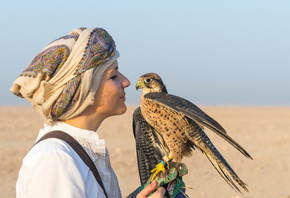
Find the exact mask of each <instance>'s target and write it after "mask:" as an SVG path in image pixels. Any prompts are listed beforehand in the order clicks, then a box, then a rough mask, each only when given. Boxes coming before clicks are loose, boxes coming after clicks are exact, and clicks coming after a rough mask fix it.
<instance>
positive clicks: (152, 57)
mask: <svg viewBox="0 0 290 198" xmlns="http://www.w3.org/2000/svg"><path fill="white" fill-rule="evenodd" d="M0 23H1V27H0V28H1V40H0V54H1V55H0V60H1V63H0V64H1V71H2V72H1V73H0V83H1V86H0V91H1V95H0V105H27V104H28V103H27V102H25V99H19V98H18V97H16V96H14V95H13V94H12V93H11V92H10V91H9V89H10V87H11V85H12V83H13V81H14V80H15V79H16V77H17V76H18V75H19V74H20V73H21V72H22V71H23V70H24V69H25V68H26V67H28V66H29V64H30V62H31V61H32V59H33V58H34V57H35V56H36V55H37V54H38V53H39V52H40V51H41V50H42V49H43V48H44V47H45V46H46V45H47V44H49V43H50V42H51V41H53V40H55V39H57V38H59V37H61V36H64V35H66V34H68V33H69V32H70V31H71V30H73V29H75V28H78V27H87V28H93V27H102V28H104V29H106V30H107V31H108V32H109V33H110V34H111V35H112V37H113V38H114V40H115V42H116V45H117V50H118V51H119V52H120V54H121V57H120V58H119V59H118V61H119V70H120V71H121V72H122V73H123V74H124V75H125V76H127V77H128V79H129V80H130V81H131V86H130V87H129V88H128V89H127V91H126V92H127V104H139V100H140V96H141V91H140V90H139V91H138V92H137V91H136V90H135V84H136V82H137V80H138V78H139V76H141V75H143V74H144V73H148V72H155V73H158V74H159V75H160V76H161V77H162V78H163V81H164V83H165V84H166V86H167V89H168V91H169V92H170V93H171V94H175V95H179V96H181V97H184V98H186V99H188V100H190V101H191V102H193V103H195V104H197V105H251V106H254V105H258V106H265V105H271V106H272V105H275V106H283V105H287V106H289V105H290V78H289V75H290V67H289V64H290V1H288V0H287V1H286V0H285V1H279V0H275V1H268V0H260V1H250V0H248V1H247V0H244V1H238V0H236V1H232V0H231V1H230V0H228V1H214V0H212V1H210V0H209V1H201V0H199V1H194V0H188V1H184V0H178V1H177V0H175V1H173V0H154V1H153V0H146V1H136V0H135V1H133V0H132V1H126V0H123V1H120V0H118V1H117V0H116V1H97V0H94V1H75V0H71V1H66V0H58V1H55V0H52V1H9V2H8V1H5V2H2V3H1V7H0Z"/></svg>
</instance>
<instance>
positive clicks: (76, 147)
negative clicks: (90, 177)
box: [34, 131, 108, 198]
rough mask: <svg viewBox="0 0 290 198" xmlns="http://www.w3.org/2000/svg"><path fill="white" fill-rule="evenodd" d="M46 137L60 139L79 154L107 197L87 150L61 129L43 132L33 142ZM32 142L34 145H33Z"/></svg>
mask: <svg viewBox="0 0 290 198" xmlns="http://www.w3.org/2000/svg"><path fill="white" fill-rule="evenodd" d="M48 138H57V139H60V140H63V141H65V142H66V143H67V144H68V145H70V147H71V148H72V149H73V150H74V151H75V152H76V153H77V154H78V155H79V156H80V158H81V159H82V160H83V161H84V163H85V164H86V165H87V166H88V167H89V168H90V170H91V171H92V173H93V174H94V176H95V178H96V180H97V181H98V183H99V184H100V186H101V188H102V189H103V191H104V194H105V196H106V197H107V198H108V195H107V192H106V190H105V187H104V184H103V182H102V180H101V177H100V174H99V172H98V170H97V168H96V166H95V164H94V162H93V161H92V159H91V158H90V156H89V155H88V154H87V152H86V151H85V150H84V149H83V147H82V146H81V145H80V144H79V143H78V142H77V141H76V140H75V139H74V138H73V137H72V136H70V135H69V134H67V133H65V132H63V131H52V132H49V133H47V134H45V135H44V136H43V137H42V138H40V139H39V140H38V141H37V142H36V143H35V144H37V143H39V142H41V141H43V140H45V139H48ZM35 144H34V145H35Z"/></svg>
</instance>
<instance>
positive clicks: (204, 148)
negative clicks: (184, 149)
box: [187, 119, 248, 193]
mask: <svg viewBox="0 0 290 198" xmlns="http://www.w3.org/2000/svg"><path fill="white" fill-rule="evenodd" d="M188 122H190V124H191V125H190V126H191V128H188V129H187V136H188V139H190V140H191V141H192V144H193V146H194V147H197V148H198V149H199V150H200V151H201V152H202V153H204V154H205V155H206V156H207V158H208V159H209V161H210V162H211V164H212V165H213V166H214V168H215V169H216V170H217V172H218V173H219V174H220V175H221V177H222V178H223V179H224V180H225V181H226V182H227V183H228V184H229V185H230V186H231V187H232V188H233V189H234V190H235V191H238V192H240V193H241V191H240V189H239V188H238V187H237V185H236V184H235V183H234V181H236V182H237V183H238V184H239V185H240V186H241V187H242V188H243V189H244V190H245V191H247V192H248V189H247V187H246V184H245V183H244V182H243V181H242V180H241V179H240V178H239V176H238V175H237V174H236V173H235V171H234V170H233V169H232V168H231V166H230V165H229V164H228V163H227V161H226V160H225V159H224V158H223V156H222V155H221V154H220V152H219V151H218V150H217V149H216V148H215V146H214V145H213V144H212V142H211V141H210V139H209V138H208V137H207V135H206V134H205V133H204V132H203V130H202V129H201V128H200V126H199V125H198V124H196V123H195V122H194V121H193V120H191V119H188ZM233 180H234V181H233Z"/></svg>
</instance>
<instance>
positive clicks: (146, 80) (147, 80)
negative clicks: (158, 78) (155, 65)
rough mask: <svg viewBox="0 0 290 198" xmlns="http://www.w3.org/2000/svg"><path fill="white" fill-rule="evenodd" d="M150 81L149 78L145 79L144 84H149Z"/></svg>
mask: <svg viewBox="0 0 290 198" xmlns="http://www.w3.org/2000/svg"><path fill="white" fill-rule="evenodd" d="M151 81H152V79H151V78H146V79H145V80H144V82H145V83H150V82H151Z"/></svg>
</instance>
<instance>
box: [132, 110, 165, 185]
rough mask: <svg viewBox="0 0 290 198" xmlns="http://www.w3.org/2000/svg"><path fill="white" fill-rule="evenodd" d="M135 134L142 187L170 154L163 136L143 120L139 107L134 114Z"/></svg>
mask: <svg viewBox="0 0 290 198" xmlns="http://www.w3.org/2000/svg"><path fill="white" fill-rule="evenodd" d="M133 133H134V137H135V140H136V152H137V161H138V169H139V176H140V181H141V185H144V184H145V183H146V182H147V180H148V179H149V178H150V176H151V174H152V173H151V170H152V169H154V168H155V166H156V164H158V163H159V162H160V161H161V159H162V157H163V156H164V155H166V154H167V155H168V154H169V150H168V148H166V146H165V143H164V140H163V138H162V136H161V135H159V133H158V132H157V131H156V130H155V129H154V128H153V127H151V126H150V125H149V124H148V123H147V122H146V120H145V119H144V118H143V116H142V113H141V109H140V107H138V108H137V109H136V110H135V111H134V114H133Z"/></svg>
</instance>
